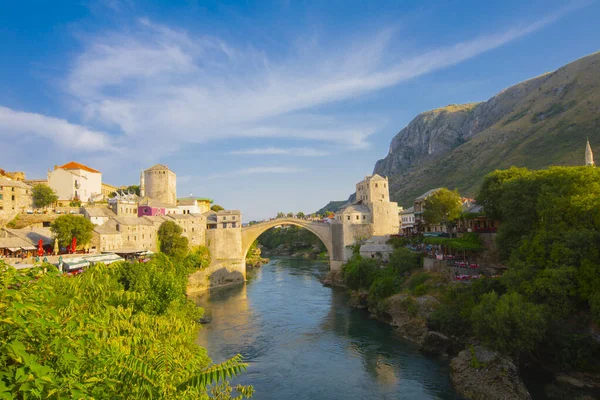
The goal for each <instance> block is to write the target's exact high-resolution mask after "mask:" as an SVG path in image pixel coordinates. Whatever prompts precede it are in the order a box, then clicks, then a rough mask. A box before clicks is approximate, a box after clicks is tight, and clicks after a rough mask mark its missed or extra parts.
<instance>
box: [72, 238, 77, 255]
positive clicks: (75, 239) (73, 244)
mask: <svg viewBox="0 0 600 400" xmlns="http://www.w3.org/2000/svg"><path fill="white" fill-rule="evenodd" d="M76 248H77V238H75V237H73V242H72V243H71V253H73V254H75V249H76Z"/></svg>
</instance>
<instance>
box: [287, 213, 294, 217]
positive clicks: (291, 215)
mask: <svg viewBox="0 0 600 400" xmlns="http://www.w3.org/2000/svg"><path fill="white" fill-rule="evenodd" d="M286 217H288V218H293V217H294V213H293V212H289V213H287V215H286Z"/></svg>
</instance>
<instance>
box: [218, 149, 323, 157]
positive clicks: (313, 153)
mask: <svg viewBox="0 0 600 400" xmlns="http://www.w3.org/2000/svg"><path fill="white" fill-rule="evenodd" d="M229 154H235V155H290V156H298V157H322V156H327V155H329V154H330V153H329V152H328V151H325V150H321V149H315V148H310V147H291V148H287V149H286V148H281V147H257V148H253V149H244V150H233V151H230V152H229Z"/></svg>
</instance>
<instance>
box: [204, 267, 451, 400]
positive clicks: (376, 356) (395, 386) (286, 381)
mask: <svg viewBox="0 0 600 400" xmlns="http://www.w3.org/2000/svg"><path fill="white" fill-rule="evenodd" d="M327 268H328V266H327V264H324V263H320V262H318V261H308V260H303V259H294V258H279V259H273V260H272V261H271V262H270V263H268V264H266V265H263V266H262V267H261V268H259V269H257V270H254V271H249V273H248V282H247V283H245V284H243V285H242V284H240V285H237V286H231V287H225V288H221V289H215V290H213V291H211V292H209V293H205V294H203V295H201V296H199V297H197V299H196V300H197V304H198V305H200V306H202V307H204V308H205V309H206V315H208V316H211V317H212V321H211V322H210V323H209V324H207V325H204V329H202V330H201V332H200V334H199V337H198V344H200V345H201V346H203V347H206V348H207V349H208V352H209V355H210V356H211V358H212V359H213V361H215V362H221V361H224V360H225V359H227V358H229V357H231V356H233V355H235V354H237V353H240V354H242V355H243V356H244V359H245V361H246V362H247V363H248V364H249V367H248V369H247V371H246V372H245V373H244V374H243V375H241V376H240V377H238V378H236V379H235V380H234V381H233V382H232V384H234V385H235V384H238V383H240V384H250V385H253V386H254V389H255V395H254V397H253V398H255V399H258V400H268V399H310V400H320V399H403V400H404V399H406V400H409V399H419V400H420V399H460V397H459V396H458V395H457V394H456V392H455V391H454V390H453V388H452V386H451V383H450V379H449V377H448V364H447V362H444V361H442V360H438V359H435V358H428V357H425V356H424V355H422V354H421V353H420V352H419V351H418V349H417V348H416V347H415V346H414V345H413V344H412V343H410V342H407V341H405V340H403V339H401V338H399V337H397V336H395V334H394V333H393V329H392V327H390V326H388V325H386V324H383V323H380V322H378V321H376V320H373V319H371V318H369V315H368V313H367V312H366V311H365V310H359V309H356V308H352V307H349V306H348V305H347V302H348V295H347V294H346V293H345V292H344V291H342V290H336V289H331V288H327V287H324V286H323V285H322V284H321V283H320V282H319V280H318V278H319V277H320V276H322V275H323V274H324V273H326V272H327Z"/></svg>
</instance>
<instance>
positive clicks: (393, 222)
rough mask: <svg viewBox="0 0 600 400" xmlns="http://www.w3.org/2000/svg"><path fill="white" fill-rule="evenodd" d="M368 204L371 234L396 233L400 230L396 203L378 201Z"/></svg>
mask: <svg viewBox="0 0 600 400" xmlns="http://www.w3.org/2000/svg"><path fill="white" fill-rule="evenodd" d="M369 206H370V208H371V212H372V214H373V235H375V236H384V235H397V234H398V233H399V232H400V219H399V218H398V203H393V202H378V203H371V204H369Z"/></svg>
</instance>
